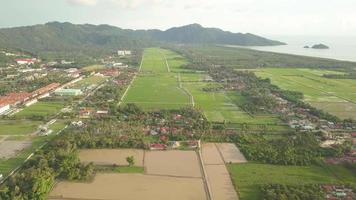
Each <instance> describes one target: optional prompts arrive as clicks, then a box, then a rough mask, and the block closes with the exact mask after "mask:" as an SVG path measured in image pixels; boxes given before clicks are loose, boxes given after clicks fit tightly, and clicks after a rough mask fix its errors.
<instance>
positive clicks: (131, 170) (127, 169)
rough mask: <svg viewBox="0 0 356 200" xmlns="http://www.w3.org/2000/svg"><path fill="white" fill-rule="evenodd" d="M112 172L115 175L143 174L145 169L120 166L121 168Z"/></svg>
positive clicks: (116, 168)
mask: <svg viewBox="0 0 356 200" xmlns="http://www.w3.org/2000/svg"><path fill="white" fill-rule="evenodd" d="M113 171H114V172H116V173H141V174H142V173H144V172H145V168H144V167H138V166H132V167H128V166H121V167H115V168H114V169H113Z"/></svg>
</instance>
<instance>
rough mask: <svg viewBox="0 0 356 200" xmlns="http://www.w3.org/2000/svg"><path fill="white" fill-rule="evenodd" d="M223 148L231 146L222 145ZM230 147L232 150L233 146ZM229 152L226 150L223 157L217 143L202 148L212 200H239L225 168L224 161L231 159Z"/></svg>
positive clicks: (206, 144)
mask: <svg viewBox="0 0 356 200" xmlns="http://www.w3.org/2000/svg"><path fill="white" fill-rule="evenodd" d="M231 145H234V144H231ZM222 146H229V144H228V143H225V144H220V147H222ZM229 147H230V148H229V149H231V146H229ZM235 147H236V146H235ZM227 152H228V151H227V150H224V153H225V156H223V154H222V152H219V149H218V146H217V144H215V143H204V144H203V145H202V148H201V155H202V162H203V163H202V164H203V166H204V169H205V172H206V179H207V184H208V185H209V188H210V190H211V196H212V199H219V200H237V199H239V198H238V196H237V193H236V191H235V188H234V186H233V184H232V182H231V178H230V175H229V172H228V170H227V168H226V166H225V162H224V159H227V158H228V157H231V156H230V155H229V156H228V154H227ZM235 153H236V152H235ZM235 156H237V155H235Z"/></svg>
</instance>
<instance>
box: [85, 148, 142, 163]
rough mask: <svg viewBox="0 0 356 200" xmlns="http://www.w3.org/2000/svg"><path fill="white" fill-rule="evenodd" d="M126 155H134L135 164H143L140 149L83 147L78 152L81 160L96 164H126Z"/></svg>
mask: <svg viewBox="0 0 356 200" xmlns="http://www.w3.org/2000/svg"><path fill="white" fill-rule="evenodd" d="M128 156H134V158H135V165H136V166H143V156H144V151H143V150H140V149H85V150H81V151H80V152H79V158H80V161H81V162H83V163H90V162H93V163H94V164H96V165H113V164H116V165H128V163H127V161H126V158H127V157H128Z"/></svg>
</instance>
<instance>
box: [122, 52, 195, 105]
mask: <svg viewBox="0 0 356 200" xmlns="http://www.w3.org/2000/svg"><path fill="white" fill-rule="evenodd" d="M169 52H170V51H168V50H163V49H158V48H151V49H146V50H145V51H144V55H143V58H142V59H143V60H142V67H141V71H140V72H139V74H138V76H137V77H136V79H135V80H134V81H133V83H132V85H131V87H130V89H129V90H128V92H127V95H126V96H125V98H124V99H123V103H125V104H127V103H135V104H137V105H139V106H140V107H142V108H144V109H171V108H173V109H174V108H182V107H186V106H191V103H190V99H189V96H188V95H187V94H186V93H185V92H184V91H183V90H182V89H180V88H179V85H178V76H177V73H174V72H171V71H170V68H169V67H170V64H169V63H170V62H171V60H170V59H169V57H166V56H165V54H167V53H169ZM166 59H167V62H166Z"/></svg>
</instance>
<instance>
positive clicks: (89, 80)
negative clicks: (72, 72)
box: [71, 76, 106, 89]
mask: <svg viewBox="0 0 356 200" xmlns="http://www.w3.org/2000/svg"><path fill="white" fill-rule="evenodd" d="M105 80H106V78H105V77H101V76H89V77H86V78H84V79H82V80H80V81H78V82H76V83H75V84H73V86H72V87H71V88H74V89H84V88H86V87H89V86H91V85H99V84H101V83H103V82H104V81H105Z"/></svg>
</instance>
